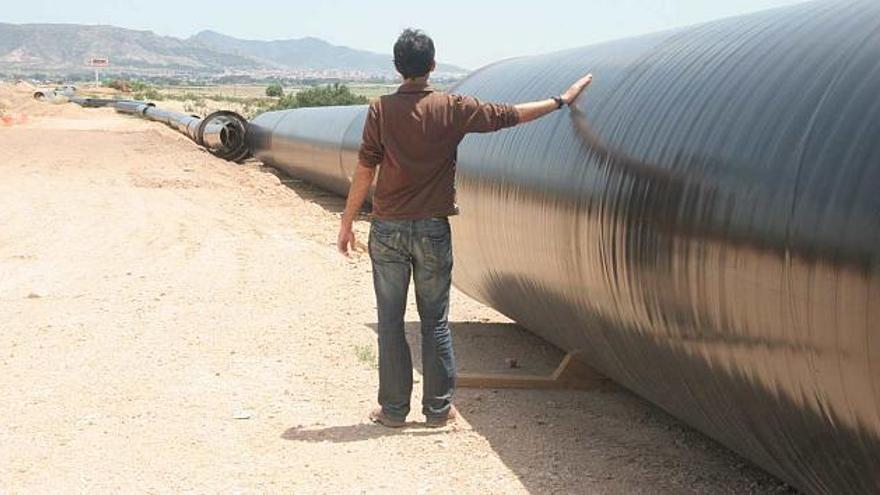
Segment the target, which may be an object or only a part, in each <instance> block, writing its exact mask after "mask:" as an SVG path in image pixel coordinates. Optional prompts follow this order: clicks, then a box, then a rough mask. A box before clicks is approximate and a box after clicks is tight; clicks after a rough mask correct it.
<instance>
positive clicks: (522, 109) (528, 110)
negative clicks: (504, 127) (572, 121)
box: [513, 74, 593, 124]
mask: <svg viewBox="0 0 880 495" xmlns="http://www.w3.org/2000/svg"><path fill="white" fill-rule="evenodd" d="M591 82H593V75H592V74H587V75H586V76H584V77H582V78H580V79H578V80H577V81H576V82H575V83H574V84H572V85H571V87H569V88H568V89H567V90H566V91H565V93H562V94H561V95H560V97H561V98H562V102H563V103H564V104H566V105H571V102H573V101H574V100H575V99H577V97H578V95H580V94H581V92H583V90H584V89H586V87H587V86H589V85H590V83H591ZM513 108H515V109H516V111H517V113H519V123H520V124H524V123H526V122H531V121H533V120H536V119H539V118H541V117H543V116H545V115H547V114H548V113H552V112H553V111H554V110H556V109H557V108H558V104H557V103H556V100H554V99H552V98H548V99H546V100H541V101H532V102H529V103H520V104H519V105H515V106H514V107H513Z"/></svg>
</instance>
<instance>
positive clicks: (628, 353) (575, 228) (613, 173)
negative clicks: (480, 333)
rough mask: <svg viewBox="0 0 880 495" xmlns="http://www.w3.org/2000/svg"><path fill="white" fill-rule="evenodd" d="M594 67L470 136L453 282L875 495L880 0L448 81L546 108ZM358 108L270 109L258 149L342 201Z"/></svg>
mask: <svg viewBox="0 0 880 495" xmlns="http://www.w3.org/2000/svg"><path fill="white" fill-rule="evenodd" d="M586 72H592V73H593V74H595V76H596V79H595V82H594V83H593V86H592V87H591V88H590V89H589V91H588V94H586V95H585V96H584V97H583V98H582V99H581V101H578V102H576V104H575V105H574V106H573V108H571V109H565V110H563V111H560V112H557V113H556V114H555V115H553V116H551V117H548V118H545V119H543V120H540V121H538V122H535V123H531V124H528V125H524V126H520V127H517V128H514V129H509V130H505V131H502V132H500V133H497V134H494V135H472V136H469V137H467V138H466V139H465V140H464V141H463V142H462V145H461V146H460V148H459V153H458V164H457V167H458V169H457V170H458V184H457V190H458V201H459V205H460V208H461V211H462V214H461V215H460V216H459V217H456V218H455V219H454V225H453V236H454V246H455V252H456V265H455V266H456V268H455V270H456V271H455V279H454V280H455V284H456V285H457V286H458V287H459V288H460V289H461V290H463V291H464V292H466V293H468V294H470V295H472V296H474V297H476V298H478V299H480V300H482V301H484V302H486V303H488V304H489V305H491V306H493V307H495V308H496V309H498V310H500V311H501V312H503V313H505V314H506V315H508V316H510V317H511V318H513V319H514V320H516V321H518V322H520V323H522V324H523V325H524V326H525V327H526V328H528V329H529V330H531V331H533V332H535V333H537V334H539V335H541V336H543V337H544V338H546V339H548V340H550V341H552V342H554V343H556V344H557V345H559V346H560V347H562V348H564V349H568V350H578V351H580V352H581V355H582V356H583V357H584V358H585V360H586V361H587V362H588V363H589V364H591V365H592V366H593V367H595V368H597V369H599V370H600V371H601V372H603V373H605V374H606V375H608V376H609V377H611V378H613V379H614V380H616V381H617V382H619V383H621V384H623V385H624V386H626V387H628V388H630V389H631V390H633V391H635V392H637V393H638V394H640V395H642V396H643V397H646V398H647V399H649V400H651V401H652V402H654V403H656V404H658V405H659V406H660V407H662V408H663V409H665V410H667V411H669V412H670V413H672V414H673V415H675V416H677V417H679V418H681V419H682V420H683V421H685V422H686V423H688V424H690V425H692V426H694V427H696V428H697V429H699V430H701V431H703V432H705V433H706V434H708V435H710V436H711V437H713V438H715V439H717V440H718V441H720V442H721V443H723V444H725V445H727V446H729V447H730V448H732V449H733V450H736V451H738V452H740V453H741V454H743V455H744V456H746V457H748V458H750V459H752V460H753V461H754V462H755V463H756V464H758V465H760V466H762V467H764V468H765V469H767V470H769V471H771V472H773V473H775V474H776V475H777V476H779V477H781V478H782V479H785V480H786V481H788V482H790V483H792V484H793V485H795V486H797V487H799V488H801V489H802V490H805V491H808V492H811V493H877V492H878V491H880V323H878V322H880V269H878V261H880V195H878V194H877V192H876V188H877V186H878V184H880V166H878V164H880V139H878V136H880V99H878V98H877V95H878V94H880V3H877V2H876V1H874V0H861V1H850V2H836V1H832V2H827V1H825V2H813V3H808V4H803V5H798V6H795V7H790V8H784V9H778V10H773V11H768V12H763V13H759V14H753V15H748V16H743V17H737V18H731V19H726V20H722V21H717V22H712V23H708V24H704V25H700V26H696V27H691V28H685V29H680V30H676V31H671V32H665V33H659V34H655V35H649V36H643V37H639V38H634V39H630V40H623V41H616V42H610V43H605V44H600V45H595V46H591V47H586V48H579V49H575V50H568V51H563V52H558V53H553V54H549V55H544V56H539V57H528V58H522V59H515V60H510V61H505V62H502V63H498V64H495V65H492V66H490V67H487V68H485V69H483V70H481V71H479V72H477V73H476V74H474V75H472V76H471V77H469V78H468V79H466V80H465V81H463V82H462V83H461V84H460V85H459V86H457V87H456V88H454V91H455V92H459V93H463V94H471V95H475V96H477V97H479V98H481V99H485V100H491V101H502V102H520V101H528V100H534V99H542V98H546V97H548V96H549V95H554V94H558V93H559V92H560V91H562V90H564V89H565V88H566V87H567V85H568V83H569V82H570V81H573V80H575V79H576V78H577V77H578V76H580V75H581V74H583V73H586ZM364 115H365V113H364V107H355V108H351V109H344V110H343V109H320V110H312V111H308V112H306V111H302V110H295V111H290V112H276V113H272V114H266V115H262V116H259V117H257V118H256V119H254V121H253V123H252V129H256V132H254V133H253V138H254V140H252V142H251V143H252V147H253V148H254V151H255V154H256V156H257V157H258V158H260V157H266V159H267V160H268V162H269V163H271V164H273V165H276V166H279V167H280V168H283V169H284V170H287V171H288V172H290V173H291V174H293V175H295V176H299V177H303V178H308V179H309V180H313V181H315V182H317V183H319V184H321V185H323V186H324V187H327V188H329V189H331V190H334V191H336V192H338V193H340V194H345V192H346V190H347V181H348V177H349V176H350V174H351V170H352V169H353V165H352V164H353V163H355V162H354V161H353V160H356V158H355V157H354V155H353V154H354V153H355V152H356V150H357V145H358V143H359V142H360V131H361V129H362V127H363V121H364ZM340 136H341V138H340ZM380 173H381V172H380Z"/></svg>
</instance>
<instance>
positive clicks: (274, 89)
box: [266, 83, 284, 98]
mask: <svg viewBox="0 0 880 495" xmlns="http://www.w3.org/2000/svg"><path fill="white" fill-rule="evenodd" d="M266 96H273V97H277V98H281V97H282V96H284V88H282V87H281V84H279V83H272V84H270V85H269V87H267V88H266Z"/></svg>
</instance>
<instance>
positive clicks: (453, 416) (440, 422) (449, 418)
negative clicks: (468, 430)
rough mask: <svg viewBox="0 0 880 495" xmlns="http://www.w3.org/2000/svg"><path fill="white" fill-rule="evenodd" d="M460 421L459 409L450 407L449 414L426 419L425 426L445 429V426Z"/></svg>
mask: <svg viewBox="0 0 880 495" xmlns="http://www.w3.org/2000/svg"><path fill="white" fill-rule="evenodd" d="M456 420H458V409H456V408H455V406H449V412H448V413H446V416H440V417H431V416H428V417H426V418H425V426H427V427H428V428H443V427H444V426H446V425H448V424H451V423H455V422H456Z"/></svg>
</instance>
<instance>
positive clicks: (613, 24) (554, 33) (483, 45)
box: [0, 0, 821, 69]
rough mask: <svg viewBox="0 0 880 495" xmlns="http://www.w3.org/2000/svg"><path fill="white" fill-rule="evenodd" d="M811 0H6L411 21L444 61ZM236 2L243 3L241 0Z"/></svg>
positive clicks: (155, 25) (93, 13)
mask: <svg viewBox="0 0 880 495" xmlns="http://www.w3.org/2000/svg"><path fill="white" fill-rule="evenodd" d="M802 1H803V0H556V1H549V2H545V1H541V0H530V1H519V0H507V1H503V0H502V1H476V0H445V1H442V2H425V1H421V2H419V1H412V0H410V1H403V0H374V1H372V2H364V1H360V2H358V1H354V0H335V1H334V0H311V1H307V2H303V1H298V0H288V1H280V0H245V1H241V2H222V1H220V0H214V1H205V0H78V1H77V2H59V1H58V0H28V1H25V2H21V1H5V2H3V3H4V4H5V5H3V8H2V9H0V22H13V23H28V22H69V23H82V24H112V25H116V26H122V27H127V28H134V29H147V30H151V31H154V32H156V33H159V34H163V35H171V36H177V37H187V36H190V35H192V34H195V33H197V32H198V31H201V30H203V29H213V30H215V31H219V32H222V33H225V34H229V35H232V36H236V37H239V38H248V39H263V40H269V39H282V38H301V37H304V36H316V37H319V38H323V39H325V40H327V41H329V42H331V43H335V44H340V45H347V46H351V47H354V48H361V49H365V50H371V51H376V52H385V53H390V50H391V45H392V44H393V42H394V39H395V38H396V36H397V34H398V33H399V32H400V30H401V29H402V28H404V27H408V26H413V27H420V28H423V29H425V30H426V31H427V32H428V33H429V34H430V35H431V36H432V37H433V38H434V41H435V43H436V45H437V51H438V55H437V58H438V59H439V60H441V61H443V62H449V63H453V64H458V65H461V66H463V67H466V68H469V69H474V68H477V67H479V66H481V65H484V64H487V63H489V62H492V61H495V60H499V59H502V58H507V57H513V56H518V55H530V54H535V53H542V52H548V51H553V50H558V49H563V48H570V47H575V46H583V45H587V44H590V43H594V42H597V41H604V40H609V39H615V38H622V37H626V36H632V35H636V34H642V33H647V32H652V31H659V30H662V29H666V28H670V27H676V26H682V25H687V24H694V23H698V22H702V21H707V20H711V19H717V18H721V17H728V16H731V15H737V14H741V13H746V12H752V11H757V10H764V9H768V8H773V7H779V6H783V5H790V4H795V3H800V2H802ZM820 1H821V0H820ZM233 5H234V6H233Z"/></svg>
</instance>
